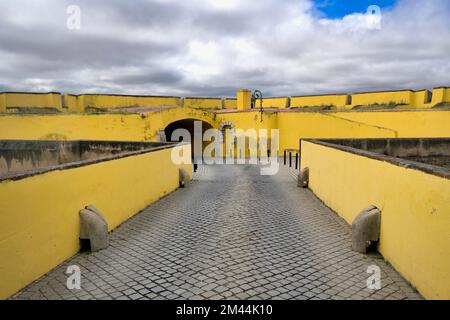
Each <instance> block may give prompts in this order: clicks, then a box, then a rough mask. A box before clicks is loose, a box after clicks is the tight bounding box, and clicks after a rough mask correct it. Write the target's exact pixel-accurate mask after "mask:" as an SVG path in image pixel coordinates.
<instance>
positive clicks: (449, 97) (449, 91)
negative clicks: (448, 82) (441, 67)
mask: <svg viewBox="0 0 450 320" xmlns="http://www.w3.org/2000/svg"><path fill="white" fill-rule="evenodd" d="M444 101H445V102H450V88H445V100H444Z"/></svg>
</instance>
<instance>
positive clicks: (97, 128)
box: [0, 108, 218, 141]
mask: <svg viewBox="0 0 450 320" xmlns="http://www.w3.org/2000/svg"><path fill="white" fill-rule="evenodd" d="M182 119H197V120H201V121H205V122H207V123H209V124H210V125H211V126H213V127H215V128H217V127H218V124H217V122H216V116H215V114H214V113H211V112H208V111H203V110H196V109H184V108H173V109H167V110H161V111H155V112H149V113H146V114H144V115H143V116H141V115H139V114H91V115H89V114H61V115H0V139H24V140H80V139H82V140H93V139H94V140H127V141H156V140H157V137H158V133H159V130H163V129H164V128H165V127H166V126H167V125H169V124H170V123H172V122H175V121H178V120H182Z"/></svg>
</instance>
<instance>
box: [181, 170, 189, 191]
mask: <svg viewBox="0 0 450 320" xmlns="http://www.w3.org/2000/svg"><path fill="white" fill-rule="evenodd" d="M179 174H180V177H179V182H180V188H186V187H188V186H189V183H190V182H191V177H190V176H189V173H187V171H186V170H184V169H181V168H180V170H179Z"/></svg>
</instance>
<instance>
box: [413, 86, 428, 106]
mask: <svg viewBox="0 0 450 320" xmlns="http://www.w3.org/2000/svg"><path fill="white" fill-rule="evenodd" d="M430 95H431V93H430V91H428V90H420V91H414V92H412V97H411V105H410V107H413V108H429V107H431V101H428V99H429V96H430Z"/></svg>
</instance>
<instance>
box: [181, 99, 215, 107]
mask: <svg viewBox="0 0 450 320" xmlns="http://www.w3.org/2000/svg"><path fill="white" fill-rule="evenodd" d="M183 106H184V107H186V108H198V109H222V99H221V98H191V97H187V98H184V104H183Z"/></svg>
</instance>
